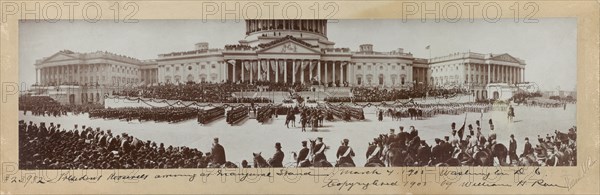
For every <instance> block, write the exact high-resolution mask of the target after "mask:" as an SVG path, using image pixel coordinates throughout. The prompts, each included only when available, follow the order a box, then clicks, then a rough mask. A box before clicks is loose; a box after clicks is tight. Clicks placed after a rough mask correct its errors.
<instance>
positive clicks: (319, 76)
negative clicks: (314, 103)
mask: <svg viewBox="0 0 600 195" xmlns="http://www.w3.org/2000/svg"><path fill="white" fill-rule="evenodd" d="M313 22H314V21H313ZM322 78H323V77H321V60H318V61H317V79H318V81H319V85H320V84H321V79H322Z"/></svg>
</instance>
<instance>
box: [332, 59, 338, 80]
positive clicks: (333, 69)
mask: <svg viewBox="0 0 600 195" xmlns="http://www.w3.org/2000/svg"><path fill="white" fill-rule="evenodd" d="M336 64H337V61H333V62H331V65H332V68H331V82H333V84H334V85H335V65H336Z"/></svg>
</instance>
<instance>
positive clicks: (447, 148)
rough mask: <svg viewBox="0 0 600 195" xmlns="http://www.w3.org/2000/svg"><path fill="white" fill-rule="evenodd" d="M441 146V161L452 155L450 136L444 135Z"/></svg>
mask: <svg viewBox="0 0 600 195" xmlns="http://www.w3.org/2000/svg"><path fill="white" fill-rule="evenodd" d="M440 145H441V146H442V161H444V162H446V161H447V160H448V159H450V158H451V157H452V144H451V143H450V136H444V140H443V141H442V142H441V143H440Z"/></svg>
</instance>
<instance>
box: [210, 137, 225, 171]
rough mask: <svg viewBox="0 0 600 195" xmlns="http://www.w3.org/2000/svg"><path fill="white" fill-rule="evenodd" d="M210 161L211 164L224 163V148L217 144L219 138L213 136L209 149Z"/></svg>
mask: <svg viewBox="0 0 600 195" xmlns="http://www.w3.org/2000/svg"><path fill="white" fill-rule="evenodd" d="M211 154H212V163H213V164H220V165H222V164H225V162H227V161H226V160H225V148H223V146H221V144H219V138H217V137H215V138H214V141H213V147H212V149H211Z"/></svg>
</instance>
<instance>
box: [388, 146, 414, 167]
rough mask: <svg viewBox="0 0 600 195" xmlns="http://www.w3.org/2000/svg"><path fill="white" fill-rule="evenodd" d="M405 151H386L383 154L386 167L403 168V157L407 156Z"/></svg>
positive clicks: (393, 149) (398, 149) (395, 149)
mask: <svg viewBox="0 0 600 195" xmlns="http://www.w3.org/2000/svg"><path fill="white" fill-rule="evenodd" d="M407 153H408V152H407V151H406V150H401V149H400V148H391V149H389V150H387V152H386V153H385V161H386V163H387V166H388V167H399V166H403V162H402V160H404V156H406V155H407Z"/></svg>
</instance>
